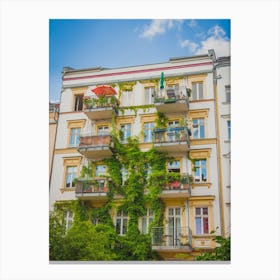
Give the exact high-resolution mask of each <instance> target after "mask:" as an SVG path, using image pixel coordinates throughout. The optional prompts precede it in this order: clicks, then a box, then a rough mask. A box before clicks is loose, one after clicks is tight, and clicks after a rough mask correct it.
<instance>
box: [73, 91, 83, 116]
mask: <svg viewBox="0 0 280 280" xmlns="http://www.w3.org/2000/svg"><path fill="white" fill-rule="evenodd" d="M83 98H84V94H74V105H73V111H74V112H80V111H83V108H84V104H83ZM77 100H79V102H77ZM80 107H81V109H79V108H80Z"/></svg>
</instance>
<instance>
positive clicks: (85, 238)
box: [63, 221, 116, 261]
mask: <svg viewBox="0 0 280 280" xmlns="http://www.w3.org/2000/svg"><path fill="white" fill-rule="evenodd" d="M114 242H115V232H114V230H113V229H112V228H111V227H109V226H105V225H100V226H98V225H97V226H94V225H93V224H92V223H91V222H90V221H82V222H77V223H74V225H73V226H72V227H71V228H70V230H69V231H68V233H67V235H66V236H65V238H64V256H63V258H64V259H65V260H73V261H74V260H81V261H83V260H84V261H88V260H91V261H100V260H102V261H106V260H114V259H116V255H115V254H114V253H113V252H112V249H111V246H113V245H114Z"/></svg>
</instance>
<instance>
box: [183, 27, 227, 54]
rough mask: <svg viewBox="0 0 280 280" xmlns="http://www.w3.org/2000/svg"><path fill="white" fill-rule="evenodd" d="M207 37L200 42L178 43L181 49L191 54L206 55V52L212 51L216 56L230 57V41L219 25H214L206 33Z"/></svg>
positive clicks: (186, 41)
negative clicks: (185, 49)
mask: <svg viewBox="0 0 280 280" xmlns="http://www.w3.org/2000/svg"><path fill="white" fill-rule="evenodd" d="M207 34H208V37H206V38H205V39H204V40H202V41H200V42H194V41H190V40H184V41H181V42H180V46H181V47H182V48H187V49H188V50H189V51H190V52H191V53H192V54H195V55H196V54H207V53H208V50H210V49H214V50H215V53H216V56H217V57H221V56H229V55H230V40H229V39H228V38H227V37H226V32H225V31H224V29H223V28H221V27H220V26H219V25H215V26H213V27H212V28H210V29H209V30H208V32H207Z"/></svg>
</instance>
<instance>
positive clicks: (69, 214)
mask: <svg viewBox="0 0 280 280" xmlns="http://www.w3.org/2000/svg"><path fill="white" fill-rule="evenodd" d="M73 220H74V213H73V211H65V212H64V221H65V228H66V231H68V230H69V229H70V228H71V226H72V225H73Z"/></svg>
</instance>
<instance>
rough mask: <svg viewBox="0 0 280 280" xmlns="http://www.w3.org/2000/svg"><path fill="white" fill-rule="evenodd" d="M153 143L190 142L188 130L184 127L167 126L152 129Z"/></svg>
mask: <svg viewBox="0 0 280 280" xmlns="http://www.w3.org/2000/svg"><path fill="white" fill-rule="evenodd" d="M153 133H154V138H153V140H154V143H172V142H187V143H188V145H189V143H190V137H189V131H188V129H187V128H186V127H184V126H180V127H168V128H162V129H159V128H157V129H154V131H153Z"/></svg>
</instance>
